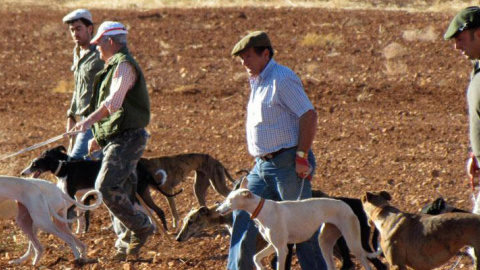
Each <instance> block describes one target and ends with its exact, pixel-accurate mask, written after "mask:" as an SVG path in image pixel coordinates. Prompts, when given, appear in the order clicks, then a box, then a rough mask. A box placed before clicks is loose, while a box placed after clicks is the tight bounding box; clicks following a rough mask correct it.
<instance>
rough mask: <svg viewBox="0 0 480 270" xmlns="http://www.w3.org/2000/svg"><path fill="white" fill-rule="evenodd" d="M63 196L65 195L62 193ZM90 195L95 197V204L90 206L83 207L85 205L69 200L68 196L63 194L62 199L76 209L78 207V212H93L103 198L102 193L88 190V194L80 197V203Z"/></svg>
mask: <svg viewBox="0 0 480 270" xmlns="http://www.w3.org/2000/svg"><path fill="white" fill-rule="evenodd" d="M64 194H65V193H64ZM90 195H95V196H96V197H97V199H96V200H95V203H94V204H92V205H85V204H82V203H80V202H77V201H76V200H74V199H72V198H70V196H68V195H67V194H65V196H63V198H64V199H65V200H66V201H68V202H70V203H72V204H74V205H75V206H76V207H78V209H80V210H83V211H86V210H94V209H96V208H98V207H99V206H100V205H101V204H102V200H103V196H102V193H101V192H100V191H98V190H90V191H89V192H87V193H85V195H83V197H82V200H81V201H82V202H83V201H85V199H86V198H87V197H88V196H90Z"/></svg>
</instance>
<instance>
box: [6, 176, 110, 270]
mask: <svg viewBox="0 0 480 270" xmlns="http://www.w3.org/2000/svg"><path fill="white" fill-rule="evenodd" d="M0 187H1V188H0V200H4V199H10V200H15V201H17V205H18V213H17V218H16V221H17V224H18V225H19V227H20V229H22V231H23V232H24V233H25V234H26V235H27V237H28V239H29V246H28V250H27V252H26V253H25V254H24V255H23V256H22V257H20V258H19V259H17V260H14V261H10V262H9V263H10V264H19V263H23V262H24V261H25V260H27V259H28V258H29V257H31V256H32V255H33V254H32V251H34V252H35V257H34V259H33V262H32V264H33V265H36V264H37V263H38V262H39V260H40V258H41V257H42V255H43V252H44V248H43V247H42V245H41V244H40V241H39V240H38V238H37V230H38V229H42V230H44V231H46V232H48V233H51V234H54V235H56V236H58V237H60V238H61V239H62V240H63V241H65V242H66V243H67V244H68V245H69V246H70V247H71V248H72V251H73V255H74V256H75V260H76V261H78V262H80V263H81V262H83V261H85V259H86V246H85V244H83V243H82V242H81V241H80V240H79V239H78V238H76V237H75V236H74V235H73V234H72V232H71V231H70V230H69V229H68V226H67V222H73V221H74V220H75V219H67V218H65V217H66V214H67V209H68V208H69V207H70V206H72V205H76V206H77V207H78V208H80V209H82V210H93V209H95V208H97V207H99V206H100V205H101V203H102V195H101V193H100V192H99V191H96V190H92V191H91V192H89V193H87V194H86V195H85V196H88V195H96V196H97V200H96V202H95V204H94V205H91V206H85V205H83V204H81V203H79V202H77V201H75V200H74V199H72V198H70V197H69V196H68V195H67V194H65V193H63V192H62V191H61V190H60V189H59V188H58V187H57V186H56V185H55V184H53V183H51V182H49V181H45V180H39V179H27V178H19V177H12V176H0ZM84 198H85V197H84ZM52 216H53V221H52Z"/></svg>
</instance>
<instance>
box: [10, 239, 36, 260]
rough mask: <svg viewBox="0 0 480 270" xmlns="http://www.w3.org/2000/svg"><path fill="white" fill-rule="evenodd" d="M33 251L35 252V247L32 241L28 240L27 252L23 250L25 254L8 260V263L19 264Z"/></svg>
mask: <svg viewBox="0 0 480 270" xmlns="http://www.w3.org/2000/svg"><path fill="white" fill-rule="evenodd" d="M33 253H35V248H34V247H33V244H32V242H31V241H28V249H27V252H25V254H23V255H22V257H20V258H18V259H16V260H13V261H9V262H8V264H21V263H23V262H24V261H26V260H27V259H28V258H30V257H31V256H32V255H33Z"/></svg>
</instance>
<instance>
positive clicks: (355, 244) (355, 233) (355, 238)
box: [338, 215, 372, 270]
mask: <svg viewBox="0 0 480 270" xmlns="http://www.w3.org/2000/svg"><path fill="white" fill-rule="evenodd" d="M339 226H340V227H339V228H338V229H339V230H341V234H342V235H343V237H344V238H345V241H346V242H347V245H348V248H350V250H351V251H352V253H353V255H355V257H356V258H357V259H358V260H359V261H360V263H361V264H362V265H363V267H364V268H365V269H366V270H370V269H372V268H371V267H370V265H369V264H368V260H367V257H366V252H365V250H364V249H363V247H362V239H361V232H360V224H359V221H358V218H357V216H355V215H352V216H348V217H347V218H346V219H345V220H343V221H342V223H340V224H339Z"/></svg>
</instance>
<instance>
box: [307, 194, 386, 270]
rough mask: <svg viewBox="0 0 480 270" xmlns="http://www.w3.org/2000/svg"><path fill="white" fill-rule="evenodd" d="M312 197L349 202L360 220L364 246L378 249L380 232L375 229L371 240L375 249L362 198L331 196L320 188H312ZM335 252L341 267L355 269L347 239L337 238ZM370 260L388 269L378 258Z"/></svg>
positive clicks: (376, 266) (377, 267)
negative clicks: (340, 261)
mask: <svg viewBox="0 0 480 270" xmlns="http://www.w3.org/2000/svg"><path fill="white" fill-rule="evenodd" d="M312 197H314V198H322V197H328V198H332V199H337V200H341V201H343V202H344V203H346V204H348V205H349V206H350V208H352V210H353V212H354V213H355V215H356V216H357V218H358V221H359V222H360V232H361V239H362V247H363V248H364V249H365V250H366V251H367V252H374V251H375V250H377V248H378V237H379V236H380V233H379V231H378V230H377V229H376V228H374V229H373V234H372V240H371V241H372V242H371V243H372V246H373V249H372V246H370V234H371V228H370V226H369V225H368V217H367V214H365V211H363V206H362V201H361V200H360V199H355V198H346V197H330V196H328V195H327V194H325V193H323V192H322V191H320V190H312ZM335 253H336V254H337V255H339V256H338V257H340V258H341V260H342V267H341V268H340V269H342V270H346V269H353V268H354V267H355V264H354V263H353V262H352V259H351V258H350V250H349V249H348V246H347V243H346V242H345V239H344V238H343V237H340V238H339V239H338V240H337V243H336V244H335ZM368 260H369V261H370V262H371V263H372V264H373V265H374V266H375V268H376V269H378V270H385V269H387V266H386V265H385V264H383V263H382V261H380V260H379V259H377V258H374V259H370V258H369V259H368Z"/></svg>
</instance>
